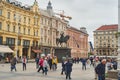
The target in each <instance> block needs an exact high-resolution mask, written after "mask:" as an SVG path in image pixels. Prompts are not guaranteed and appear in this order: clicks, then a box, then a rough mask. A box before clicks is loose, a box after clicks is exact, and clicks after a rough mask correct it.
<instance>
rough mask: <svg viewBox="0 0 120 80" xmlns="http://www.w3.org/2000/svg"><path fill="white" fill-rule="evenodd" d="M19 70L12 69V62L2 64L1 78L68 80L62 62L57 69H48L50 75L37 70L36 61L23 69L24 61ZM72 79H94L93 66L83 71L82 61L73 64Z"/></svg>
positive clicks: (0, 79)
mask: <svg viewBox="0 0 120 80" xmlns="http://www.w3.org/2000/svg"><path fill="white" fill-rule="evenodd" d="M16 67H17V72H15V71H13V72H11V71H10V64H0V80H66V79H65V75H61V74H60V73H61V64H58V69H57V70H56V71H52V70H51V71H50V70H49V71H48V75H43V74H42V73H41V72H39V73H38V72H37V69H36V68H35V63H28V64H27V70H26V71H22V63H19V64H17V66H16ZM71 77H72V80H94V69H93V67H91V68H87V70H86V71H85V70H84V71H83V70H82V69H81V63H79V64H73V71H72V75H71Z"/></svg>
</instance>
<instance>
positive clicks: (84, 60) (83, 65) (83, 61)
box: [82, 58, 87, 70]
mask: <svg viewBox="0 0 120 80" xmlns="http://www.w3.org/2000/svg"><path fill="white" fill-rule="evenodd" d="M86 61H87V60H86V59H85V58H83V59H82V70H86Z"/></svg>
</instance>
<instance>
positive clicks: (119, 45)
mask: <svg viewBox="0 0 120 80" xmlns="http://www.w3.org/2000/svg"><path fill="white" fill-rule="evenodd" d="M118 33H120V1H119V0H118ZM117 36H118V58H117V59H118V70H120V34H118V35H117Z"/></svg>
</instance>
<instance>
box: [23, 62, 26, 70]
mask: <svg viewBox="0 0 120 80" xmlns="http://www.w3.org/2000/svg"><path fill="white" fill-rule="evenodd" d="M24 70H26V63H23V71H24Z"/></svg>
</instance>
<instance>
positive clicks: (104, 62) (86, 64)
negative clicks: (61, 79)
mask: <svg viewBox="0 0 120 80" xmlns="http://www.w3.org/2000/svg"><path fill="white" fill-rule="evenodd" d="M21 62H22V65H23V71H25V70H26V69H27V68H26V65H27V62H28V60H27V57H26V56H23V57H22V58H21ZM35 62H36V69H37V72H40V71H41V70H42V74H44V75H47V72H48V71H49V70H53V71H56V69H57V64H58V59H57V57H56V56H53V57H51V56H49V57H45V56H41V57H40V56H37V57H36V58H35ZM16 63H17V59H16V57H13V58H12V59H11V68H10V69H11V71H13V70H15V71H17V69H16ZM76 63H78V64H79V63H81V64H82V70H87V69H89V68H91V67H93V68H94V72H95V80H105V73H106V71H107V70H112V69H114V70H117V60H116V59H115V58H99V57H89V58H78V57H77V58H64V59H62V62H61V68H62V69H61V75H66V79H69V80H70V79H71V72H72V66H73V64H76Z"/></svg>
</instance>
